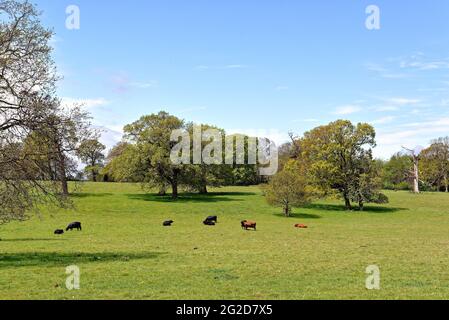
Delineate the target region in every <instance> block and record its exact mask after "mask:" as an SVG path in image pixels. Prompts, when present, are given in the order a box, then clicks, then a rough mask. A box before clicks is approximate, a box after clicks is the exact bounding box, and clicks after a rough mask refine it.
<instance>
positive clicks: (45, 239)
mask: <svg viewBox="0 0 449 320" xmlns="http://www.w3.org/2000/svg"><path fill="white" fill-rule="evenodd" d="M33 241H36V242H38V241H66V239H62V238H56V237H55V238H18V239H1V238H0V242H33Z"/></svg>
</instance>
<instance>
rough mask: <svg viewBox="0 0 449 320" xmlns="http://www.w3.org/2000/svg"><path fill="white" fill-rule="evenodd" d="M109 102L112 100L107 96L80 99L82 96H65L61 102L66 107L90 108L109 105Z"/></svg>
mask: <svg viewBox="0 0 449 320" xmlns="http://www.w3.org/2000/svg"><path fill="white" fill-rule="evenodd" d="M109 103H110V101H108V100H106V99H105V98H95V99H80V98H69V97H64V98H62V99H61V104H62V106H63V107H64V108H71V107H73V106H80V107H82V108H86V109H90V108H95V107H99V106H104V105H108V104H109Z"/></svg>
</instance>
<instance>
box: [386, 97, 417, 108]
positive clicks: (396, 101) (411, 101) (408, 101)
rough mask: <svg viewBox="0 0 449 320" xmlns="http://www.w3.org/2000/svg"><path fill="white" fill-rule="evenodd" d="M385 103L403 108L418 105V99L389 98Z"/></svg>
mask: <svg viewBox="0 0 449 320" xmlns="http://www.w3.org/2000/svg"><path fill="white" fill-rule="evenodd" d="M385 101H386V102H387V103H391V104H394V105H398V106H404V105H409V104H417V103H420V102H421V100H419V99H409V98H389V99H386V100H385Z"/></svg>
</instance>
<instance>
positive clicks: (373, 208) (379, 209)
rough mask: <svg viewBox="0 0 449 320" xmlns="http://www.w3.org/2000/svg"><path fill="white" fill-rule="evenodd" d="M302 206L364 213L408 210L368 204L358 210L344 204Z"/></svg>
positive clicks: (322, 209)
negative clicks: (350, 209)
mask: <svg viewBox="0 0 449 320" xmlns="http://www.w3.org/2000/svg"><path fill="white" fill-rule="evenodd" d="M304 208H307V209H314V210H321V211H341V212H366V213H394V212H398V211H403V210H409V209H407V208H396V207H394V208H392V207H381V206H373V205H368V206H365V208H364V209H363V211H360V210H358V208H354V209H353V210H352V211H348V210H346V208H345V206H344V205H338V204H322V203H312V204H309V205H307V206H305V207H304Z"/></svg>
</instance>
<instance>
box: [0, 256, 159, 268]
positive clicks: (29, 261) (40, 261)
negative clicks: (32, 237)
mask: <svg viewBox="0 0 449 320" xmlns="http://www.w3.org/2000/svg"><path fill="white" fill-rule="evenodd" d="M163 254H165V253H162V252H146V253H137V254H136V253H125V252H98V253H58V252H37V253H33V252H21V253H2V255H1V256H0V269H1V268H9V267H28V266H69V265H73V264H75V265H76V264H81V263H95V262H111V261H115V262H117V261H123V262H126V261H130V260H138V259H157V258H158V257H159V256H161V255H163Z"/></svg>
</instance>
